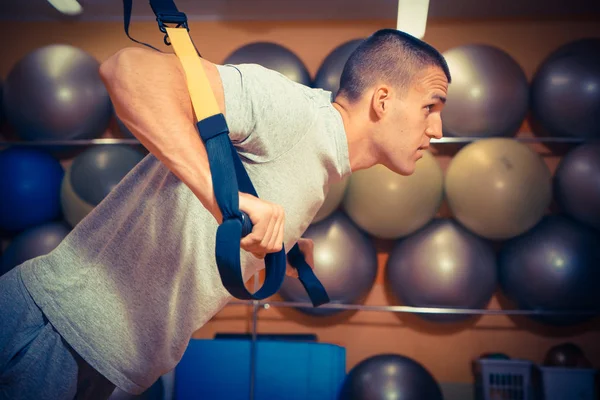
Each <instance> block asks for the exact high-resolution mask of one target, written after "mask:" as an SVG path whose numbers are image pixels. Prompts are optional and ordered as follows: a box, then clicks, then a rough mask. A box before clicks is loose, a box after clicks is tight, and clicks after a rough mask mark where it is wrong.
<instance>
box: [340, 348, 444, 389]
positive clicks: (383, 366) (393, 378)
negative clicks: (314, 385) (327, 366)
mask: <svg viewBox="0 0 600 400" xmlns="http://www.w3.org/2000/svg"><path fill="white" fill-rule="evenodd" d="M443 398H444V396H443V394H442V390H441V388H440V385H439V383H438V382H437V381H436V380H435V378H434V377H433V375H431V373H430V372H429V371H428V370H427V369H426V368H425V367H424V366H423V365H421V364H419V363H418V362H417V361H415V360H413V359H412V358H409V357H406V356H402V355H399V354H378V355H375V356H372V357H369V358H367V359H364V360H362V361H361V362H359V363H358V364H356V365H355V366H354V367H353V368H352V369H351V370H350V372H349V373H348V375H347V376H346V379H345V380H344V383H343V384H342V387H341V390H340V396H339V400H443Z"/></svg>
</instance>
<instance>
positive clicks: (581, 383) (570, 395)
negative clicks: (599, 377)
mask: <svg viewBox="0 0 600 400" xmlns="http://www.w3.org/2000/svg"><path fill="white" fill-rule="evenodd" d="M540 370H541V372H542V390H543V393H544V400H595V399H596V394H595V392H596V390H595V382H594V377H595V374H596V370H594V369H587V368H586V369H583V368H560V367H540Z"/></svg>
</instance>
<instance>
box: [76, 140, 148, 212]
mask: <svg viewBox="0 0 600 400" xmlns="http://www.w3.org/2000/svg"><path fill="white" fill-rule="evenodd" d="M143 158H144V155H143V154H142V153H140V152H139V151H137V150H135V149H133V148H131V147H129V146H125V145H103V146H94V147H91V148H89V149H87V150H85V151H84V152H82V153H81V154H79V155H78V156H77V157H75V158H74V159H73V164H72V165H71V169H70V175H71V186H72V187H73V191H74V192H75V193H76V194H77V195H78V196H79V197H80V198H81V199H82V200H83V201H85V202H87V203H89V204H91V205H93V206H97V205H98V204H100V202H101V201H102V200H104V198H105V197H106V196H107V195H108V194H109V193H110V192H111V191H112V190H113V189H114V188H115V186H117V185H118V184H119V183H120V182H121V180H122V179H123V178H124V177H125V176H126V175H127V174H128V173H129V172H130V171H131V170H132V169H133V168H134V167H135V166H136V165H137V164H138V163H139V162H140V161H141V160H142V159H143Z"/></svg>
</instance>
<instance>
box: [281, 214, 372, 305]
mask: <svg viewBox="0 0 600 400" xmlns="http://www.w3.org/2000/svg"><path fill="white" fill-rule="evenodd" d="M303 237H305V238H308V239H311V240H312V241H313V243H314V251H313V256H314V261H315V265H314V267H315V268H314V271H315V274H316V275H317V277H318V278H319V280H320V281H321V283H322V284H323V286H324V287H325V290H327V294H328V295H329V298H330V299H331V303H332V304H356V303H359V302H360V301H362V300H364V298H365V297H366V296H367V294H368V293H369V291H370V290H371V288H372V287H373V284H374V283H375V278H376V277H377V253H376V249H375V246H374V245H373V242H372V240H371V238H370V237H369V236H368V235H367V234H366V233H365V232H363V231H362V230H360V229H359V228H358V227H357V226H356V225H355V224H354V223H353V222H352V221H351V220H350V218H348V216H347V215H346V214H344V213H343V212H341V211H336V212H334V213H333V214H332V215H330V216H329V217H327V218H326V219H324V220H323V221H320V222H317V223H316V224H312V225H311V226H309V227H308V229H307V230H306V232H305V233H304V235H303ZM279 294H280V295H281V297H282V298H283V299H284V300H286V301H296V302H307V303H309V302H310V299H309V298H308V294H307V293H306V290H305V289H304V286H302V283H301V282H300V281H299V280H298V279H296V278H293V277H290V276H286V277H285V280H284V282H283V284H282V286H281V288H280V289H279ZM300 310H301V311H303V312H305V313H306V314H310V315H316V316H327V315H332V314H336V313H340V312H341V311H342V310H338V309H332V308H322V307H316V308H300Z"/></svg>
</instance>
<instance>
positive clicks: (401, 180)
mask: <svg viewBox="0 0 600 400" xmlns="http://www.w3.org/2000/svg"><path fill="white" fill-rule="evenodd" d="M443 199H444V173H443V171H442V168H441V167H440V165H439V163H438V161H437V159H436V158H435V156H434V155H433V154H431V153H430V152H428V151H426V152H424V153H423V158H421V159H420V160H419V161H417V164H416V168H415V171H414V173H413V174H412V175H410V176H405V175H400V174H397V173H395V172H393V171H391V170H390V169H389V168H387V167H385V166H383V165H381V164H377V165H374V166H372V167H370V168H367V169H363V170H360V171H356V172H354V173H353V174H352V175H351V176H350V184H349V185H348V188H347V189H346V194H345V197H344V200H343V206H344V210H345V211H346V212H347V213H348V216H350V218H352V220H353V221H354V222H355V223H356V224H357V225H358V226H360V227H361V228H362V229H364V230H365V231H367V232H368V233H369V234H370V235H372V236H375V237H378V238H382V239H397V238H400V237H404V236H407V235H410V234H411V233H413V232H415V231H417V230H418V229H419V228H421V227H423V226H425V224H427V223H428V222H429V221H431V220H432V219H433V217H435V215H436V213H437V212H438V210H439V208H440V206H441V204H442V201H443Z"/></svg>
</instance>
